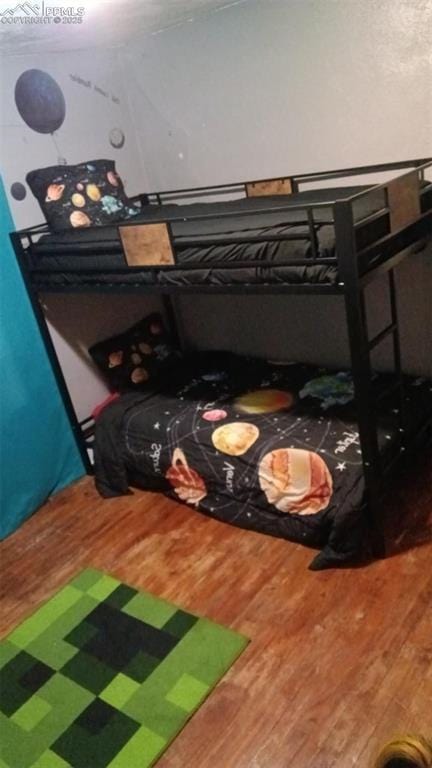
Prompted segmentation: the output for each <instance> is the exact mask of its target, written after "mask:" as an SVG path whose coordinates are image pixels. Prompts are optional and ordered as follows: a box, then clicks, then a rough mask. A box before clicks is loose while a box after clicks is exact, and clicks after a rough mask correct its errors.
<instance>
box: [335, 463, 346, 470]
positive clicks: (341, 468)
mask: <svg viewBox="0 0 432 768" xmlns="http://www.w3.org/2000/svg"><path fill="white" fill-rule="evenodd" d="M336 469H338V470H339V472H344V471H345V470H346V462H345V461H340V462H339V464H338V465H337V467H336Z"/></svg>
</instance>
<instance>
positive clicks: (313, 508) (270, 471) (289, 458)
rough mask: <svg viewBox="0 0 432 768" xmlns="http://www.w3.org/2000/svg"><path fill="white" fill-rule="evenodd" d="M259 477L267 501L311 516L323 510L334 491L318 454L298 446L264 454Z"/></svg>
mask: <svg viewBox="0 0 432 768" xmlns="http://www.w3.org/2000/svg"><path fill="white" fill-rule="evenodd" d="M258 477H259V483H260V487H261V490H262V491H264V493H265V495H266V498H267V501H268V502H269V504H273V505H274V506H275V507H276V509H278V510H279V511H280V512H289V513H291V514H296V515H314V514H316V513H317V512H320V510H322V509H325V508H326V507H327V506H328V504H329V501H330V499H331V495H332V491H333V481H332V476H331V474H330V472H329V470H328V467H327V465H326V464H325V462H324V461H323V459H322V458H321V456H319V455H318V454H317V453H314V452H312V451H304V450H301V449H298V448H279V449H277V450H275V451H271V452H270V453H267V454H266V455H265V456H264V458H263V459H262V461H261V463H260V465H259V468H258Z"/></svg>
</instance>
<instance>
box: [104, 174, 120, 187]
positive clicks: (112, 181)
mask: <svg viewBox="0 0 432 768" xmlns="http://www.w3.org/2000/svg"><path fill="white" fill-rule="evenodd" d="M107 179H108V181H109V183H110V184H112V186H113V187H118V184H119V183H118V179H117V176H116V174H115V173H114V172H113V171H108V173H107Z"/></svg>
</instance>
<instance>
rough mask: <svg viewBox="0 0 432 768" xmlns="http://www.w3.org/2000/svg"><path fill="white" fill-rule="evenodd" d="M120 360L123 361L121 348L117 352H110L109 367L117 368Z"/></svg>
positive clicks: (120, 362)
mask: <svg viewBox="0 0 432 768" xmlns="http://www.w3.org/2000/svg"><path fill="white" fill-rule="evenodd" d="M122 362H123V352H122V351H121V350H120V351H119V352H111V354H110V356H109V358H108V367H109V368H117V366H118V365H121V364H122Z"/></svg>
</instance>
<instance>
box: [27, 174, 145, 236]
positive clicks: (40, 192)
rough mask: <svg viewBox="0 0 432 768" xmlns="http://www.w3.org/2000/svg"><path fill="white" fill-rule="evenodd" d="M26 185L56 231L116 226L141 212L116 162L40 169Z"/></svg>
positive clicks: (30, 175)
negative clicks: (125, 188)
mask: <svg viewBox="0 0 432 768" xmlns="http://www.w3.org/2000/svg"><path fill="white" fill-rule="evenodd" d="M26 181H27V184H28V185H29V187H30V189H31V191H32V192H33V194H34V196H35V197H36V199H37V201H38V202H39V205H40V207H41V208H42V212H43V214H44V216H45V218H46V220H47V222H48V224H49V226H50V227H51V229H53V230H55V231H60V230H65V229H74V228H76V227H93V226H103V225H106V224H112V223H113V222H116V221H123V220H124V219H129V218H131V216H135V215H136V214H137V213H138V212H139V209H138V208H137V207H136V205H135V204H134V203H132V202H131V201H130V200H129V198H128V197H127V195H126V193H125V191H124V187H123V182H122V180H121V178H120V176H119V175H118V173H117V172H116V169H115V163H114V161H113V160H91V161H89V162H86V163H79V164H78V165H53V166H51V167H49V168H40V169H39V170H36V171H30V173H28V174H27V176H26Z"/></svg>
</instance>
